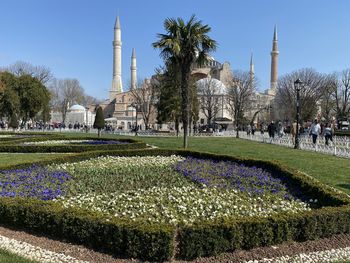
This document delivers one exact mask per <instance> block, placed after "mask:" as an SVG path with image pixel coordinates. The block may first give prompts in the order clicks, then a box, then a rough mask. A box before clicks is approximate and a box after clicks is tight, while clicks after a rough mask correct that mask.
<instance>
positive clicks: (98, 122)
mask: <svg viewBox="0 0 350 263" xmlns="http://www.w3.org/2000/svg"><path fill="white" fill-rule="evenodd" d="M104 127H105V119H104V117H103V111H102V108H101V107H98V108H97V111H96V117H95V121H94V128H95V129H97V130H98V137H99V138H100V136H101V129H103V128H104Z"/></svg>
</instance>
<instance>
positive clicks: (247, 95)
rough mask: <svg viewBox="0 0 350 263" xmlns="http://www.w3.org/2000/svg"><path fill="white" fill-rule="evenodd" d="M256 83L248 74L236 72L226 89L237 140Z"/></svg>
mask: <svg viewBox="0 0 350 263" xmlns="http://www.w3.org/2000/svg"><path fill="white" fill-rule="evenodd" d="M255 88H256V83H255V81H254V78H252V77H251V75H250V74H249V72H246V71H236V72H234V73H233V79H232V81H231V83H230V85H229V87H227V98H228V107H229V112H230V113H231V115H232V117H233V118H234V122H235V126H236V137H237V138H238V137H239V135H238V129H239V126H240V125H241V123H242V120H243V118H244V114H245V112H247V111H248V110H249V109H250V105H251V99H252V95H253V94H254V92H255Z"/></svg>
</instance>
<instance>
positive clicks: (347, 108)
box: [334, 69, 350, 120]
mask: <svg viewBox="0 0 350 263" xmlns="http://www.w3.org/2000/svg"><path fill="white" fill-rule="evenodd" d="M336 84H337V86H336V89H335V91H334V97H335V103H336V114H337V119H338V120H340V119H343V118H347V117H349V114H350V69H345V70H343V71H342V72H341V73H339V74H338V81H337V82H336Z"/></svg>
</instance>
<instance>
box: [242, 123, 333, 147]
mask: <svg viewBox="0 0 350 263" xmlns="http://www.w3.org/2000/svg"><path fill="white" fill-rule="evenodd" d="M256 130H257V127H256V126H255V124H253V125H250V124H248V125H247V128H246V132H247V135H250V134H252V135H254V134H255V131H256ZM259 130H260V132H261V134H264V132H265V131H267V132H268V134H269V138H270V142H272V140H274V139H275V137H276V136H277V137H279V138H282V137H283V136H285V135H286V134H290V135H291V136H292V137H293V140H295V137H296V134H297V123H296V121H294V122H293V123H291V124H290V125H286V124H283V123H282V122H281V121H278V122H277V123H275V122H274V121H273V120H272V121H271V122H270V123H269V124H268V125H267V126H265V125H264V124H263V123H261V124H259ZM334 131H335V125H334V123H333V122H320V121H319V120H318V119H315V120H314V121H313V122H312V123H311V122H305V123H304V125H302V124H299V134H303V135H309V136H310V137H312V142H313V144H314V145H315V144H316V143H317V138H319V136H324V137H325V144H326V145H329V143H330V142H333V136H334Z"/></svg>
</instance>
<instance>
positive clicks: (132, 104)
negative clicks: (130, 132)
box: [130, 102, 138, 136]
mask: <svg viewBox="0 0 350 263" xmlns="http://www.w3.org/2000/svg"><path fill="white" fill-rule="evenodd" d="M130 106H131V107H133V108H135V115H136V122H135V136H137V130H138V127H137V108H138V107H137V104H136V103H134V102H133V103H131V105H130ZM132 122H133V123H134V114H132Z"/></svg>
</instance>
